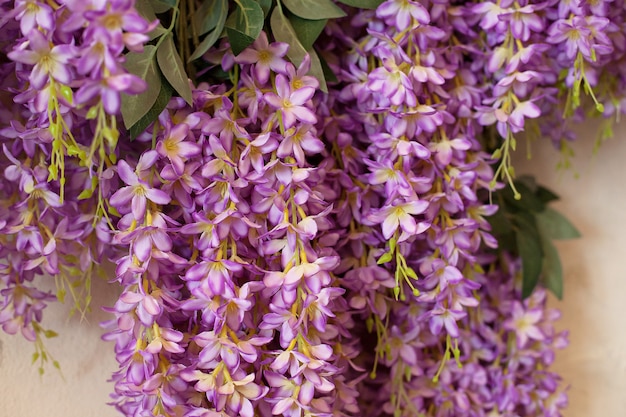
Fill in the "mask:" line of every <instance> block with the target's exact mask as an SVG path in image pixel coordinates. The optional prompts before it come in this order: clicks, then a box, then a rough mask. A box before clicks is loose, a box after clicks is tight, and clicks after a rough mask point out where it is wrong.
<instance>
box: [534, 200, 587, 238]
mask: <svg viewBox="0 0 626 417" xmlns="http://www.w3.org/2000/svg"><path fill="white" fill-rule="evenodd" d="M537 226H539V230H540V231H541V233H543V234H545V235H546V236H547V237H549V238H550V239H576V238H578V237H580V232H579V231H578V229H576V227H574V225H573V224H572V223H570V221H569V220H567V219H566V218H565V216H563V215H562V214H561V213H559V212H558V211H556V210H554V209H551V208H546V209H545V210H544V211H542V212H541V213H538V214H537Z"/></svg>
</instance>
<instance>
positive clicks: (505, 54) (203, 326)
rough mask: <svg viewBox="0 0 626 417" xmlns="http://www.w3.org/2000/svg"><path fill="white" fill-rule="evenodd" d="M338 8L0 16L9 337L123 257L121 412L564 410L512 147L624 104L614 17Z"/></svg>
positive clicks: (109, 334) (605, 11)
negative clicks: (47, 287) (45, 286)
mask: <svg viewBox="0 0 626 417" xmlns="http://www.w3.org/2000/svg"><path fill="white" fill-rule="evenodd" d="M341 3H346V4H348V5H350V6H360V7H362V8H352V7H348V6H338V5H337V4H335V3H333V2H332V1H331V0H323V1H322V0H320V1H319V4H317V5H316V6H315V7H311V4H310V2H309V1H306V0H280V1H279V0H276V1H269V0H268V1H256V0H237V1H233V2H228V1H226V0H211V1H205V2H201V1H195V0H180V1H174V2H170V1H165V0H163V1H147V0H146V1H144V0H137V1H133V0H113V1H104V0H82V1H76V0H45V1H44V0H41V1H39V0H14V1H8V0H0V49H1V50H0V75H1V77H0V103H1V105H0V142H1V143H2V150H3V156H2V157H1V158H0V169H2V172H3V173H4V180H3V181H2V182H1V183H0V259H1V261H0V283H1V285H0V325H2V328H3V330H4V331H6V332H8V333H11V334H13V333H17V332H21V333H22V334H23V335H24V337H26V338H27V339H28V340H31V341H33V342H34V343H35V346H36V359H39V360H40V361H41V365H43V364H44V363H45V362H46V361H48V360H49V359H51V356H50V353H49V352H47V351H46V348H45V345H44V339H45V338H46V337H52V336H55V335H56V334H55V333H54V332H53V331H51V330H46V329H45V328H44V327H43V325H42V324H41V323H42V318H43V310H44V309H45V306H46V304H47V303H49V302H52V301H54V300H59V301H63V300H64V298H65V297H66V293H67V292H68V291H69V292H70V295H71V298H72V299H73V302H74V303H75V304H76V309H77V310H78V311H79V312H80V313H81V314H84V313H86V311H87V310H88V309H89V303H90V300H91V295H90V282H91V279H92V276H95V275H96V274H97V273H102V271H103V269H102V268H101V267H100V266H101V265H102V264H103V263H104V262H112V263H114V264H115V268H114V273H113V275H112V276H106V278H107V279H108V280H109V281H110V282H111V284H112V285H117V286H119V287H120V296H119V299H118V300H117V302H116V303H115V304H114V305H113V306H110V307H108V308H107V310H108V311H109V312H110V313H111V317H112V319H111V320H110V321H108V322H106V323H104V326H105V327H106V329H107V330H106V333H105V335H104V336H103V338H104V339H105V340H107V341H112V342H114V351H115V355H116V358H117V361H118V363H119V369H118V370H117V371H115V373H114V374H113V378H112V380H113V382H114V384H115V392H114V394H112V397H113V404H114V405H115V407H116V408H117V409H118V410H119V411H120V412H121V413H122V414H123V415H126V416H172V417H173V416H177V417H181V416H184V417H216V416H242V417H253V416H268V417H269V416H288V417H296V416H299V417H302V416H309V417H314V416H316V417H330V416H337V417H339V416H360V415H372V416H378V415H393V416H394V417H400V416H432V417H435V416H460V415H464V416H476V417H478V416H494V415H502V416H511V417H513V416H517V415H524V416H540V415H541V416H559V415H560V412H561V410H562V409H563V408H564V407H565V405H566V403H567V397H566V395H565V392H564V388H563V386H562V384H561V383H560V378H559V376H558V375H556V374H554V373H553V372H551V371H550V370H549V367H550V365H551V364H552V362H553V361H554V355H555V351H556V350H557V349H560V348H563V347H565V346H566V345H567V340H566V333H565V332H562V333H559V332H557V331H556V330H555V329H554V322H555V321H556V320H557V319H558V316H559V314H558V312H557V311H554V310H551V309H548V308H547V306H546V290H545V289H544V288H543V287H542V286H537V283H538V281H539V277H540V275H541V274H543V275H542V276H543V280H544V284H545V286H547V287H548V288H549V289H551V290H552V291H554V292H557V290H555V288H557V287H558V285H560V276H558V277H557V279H556V281H555V280H554V279H552V280H550V279H549V278H550V277H549V276H548V273H549V272H550V271H545V270H544V271H542V270H541V267H539V269H537V268H536V267H535V265H537V264H538V265H542V261H543V260H544V258H547V257H548V255H550V256H551V258H550V259H551V260H552V261H554V256H552V255H553V254H552V253H550V254H547V253H545V251H547V250H550V248H552V246H551V243H550V239H552V238H562V237H564V236H554V235H550V234H549V233H548V232H547V231H546V230H545V229H543V228H542V227H541V225H542V224H543V223H542V221H543V220H542V219H544V218H545V217H543V216H545V215H546V213H550V215H551V216H552V217H551V219H552V221H556V220H558V221H565V220H562V219H561V218H560V217H554V216H555V215H557V214H555V212H552V211H549V210H550V209H548V208H547V207H546V204H547V203H548V202H549V201H550V200H552V199H553V195H552V194H550V193H549V192H548V191H547V190H545V189H542V188H540V187H537V186H535V185H532V184H531V185H528V183H520V182H517V181H515V182H514V179H515V173H514V170H513V167H512V166H511V152H512V151H514V150H515V148H516V139H517V138H518V137H519V136H520V133H521V132H527V133H528V134H530V135H532V134H533V133H535V132H543V133H545V135H547V136H549V137H551V139H552V140H553V141H554V142H555V143H556V144H557V145H558V146H560V147H561V150H562V151H563V152H564V156H565V157H567V156H568V155H569V153H568V152H569V148H568V147H567V145H566V143H567V140H569V139H571V138H572V135H571V133H569V132H567V131H566V130H565V129H567V127H566V125H567V122H568V121H570V120H578V119H580V118H581V117H582V116H583V115H584V112H585V111H592V112H595V113H598V114H602V115H604V116H605V117H606V118H607V120H609V118H610V117H615V116H617V115H618V114H619V113H620V112H621V111H622V110H621V106H620V103H621V102H622V100H624V97H625V96H626V94H624V92H626V90H625V89H626V86H624V85H623V83H624V82H626V81H625V80H624V71H623V70H622V69H623V68H624V58H623V57H624V50H625V49H626V42H625V41H624V40H625V39H626V38H625V37H624V33H626V28H625V27H624V17H625V15H626V9H625V8H624V7H622V4H621V3H622V2H620V1H618V0H613V1H606V2H605V1H595V2H586V1H582V0H581V1H576V0H572V1H555V0H546V1H508V0H502V1H499V2H491V1H482V2H475V3H474V2H454V1H446V0H440V1H439V0H438V1H428V0H424V1H413V0H386V1H376V0H363V1H355V0H349V1H348V0H346V1H343V0H342V1H341ZM335 18H337V19H335ZM327 19H335V20H330V21H328V23H326V20H327ZM266 22H267V25H266ZM320 22H321V23H322V26H320ZM324 25H325V27H324ZM302 28H304V29H302ZM322 32H323V33H322ZM222 34H225V37H223V36H222ZM312 34H314V35H312ZM320 34H321V35H320ZM318 36H319V39H317V37H318ZM316 39H317V40H316ZM313 45H315V47H313ZM333 77H334V79H333ZM587 96H588V97H589V98H590V100H589V101H590V102H591V104H592V105H591V106H588V105H587V104H588V103H587V102H586V101H585V97H587ZM555 126H558V128H555ZM607 126H609V127H610V125H609V124H607ZM500 180H503V181H502V182H500ZM498 190H500V191H498ZM509 191H510V195H508V194H506V193H507V192H509ZM542 193H543V194H542ZM494 197H496V198H494ZM520 197H522V199H521V200H519V198H520ZM509 210H510V211H509ZM496 215H500V216H501V217H502V218H504V226H503V225H502V223H498V222H497V221H495V220H494V219H495V218H496V217H495V216H496ZM555 219H556V220H555ZM511 224H512V226H511ZM567 225H569V223H567ZM503 230H504V231H503ZM520 230H522V231H520ZM572 230H574V229H572ZM574 231H575V230H574ZM506 233H509V235H507V236H508V237H511V236H513V240H514V241H516V243H515V244H513V245H512V246H511V245H509V244H508V243H507V242H508V240H507V239H504V238H502V236H505V235H506ZM524 233H526V234H524ZM573 234H574V232H572V233H571V235H573ZM568 237H571V236H568ZM509 240H510V239H509ZM529 242H530V243H529ZM541 248H544V249H543V250H542V249H541ZM545 248H548V249H545ZM520 258H521V259H520ZM556 259H557V261H558V256H557V257H556ZM537 260H539V262H538V263H537ZM546 262H547V261H546ZM546 262H544V264H546ZM51 277H52V278H51ZM546 277H548V278H546ZM552 278H554V277H552ZM48 279H54V280H55V283H56V286H57V293H56V294H52V293H49V292H47V291H43V290H41V289H40V288H41V285H40V284H41V282H42V281H43V280H48ZM555 282H556V284H555ZM533 290H534V291H533ZM53 365H54V366H57V367H58V366H59V364H58V363H57V362H56V361H53ZM41 369H43V368H41Z"/></svg>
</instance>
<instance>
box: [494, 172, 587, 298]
mask: <svg viewBox="0 0 626 417" xmlns="http://www.w3.org/2000/svg"><path fill="white" fill-rule="evenodd" d="M515 187H516V188H517V190H518V192H519V193H520V194H521V199H516V198H515V196H514V192H513V190H512V189H511V187H506V188H504V189H502V190H499V191H497V192H496V193H494V195H493V201H494V203H496V204H498V206H499V210H498V211H497V212H496V213H495V214H494V215H493V216H491V217H490V218H489V219H488V220H489V223H490V224H491V227H492V231H493V234H494V236H495V238H496V239H497V240H498V243H499V250H500V251H506V252H511V253H514V254H516V255H518V256H520V257H521V259H522V297H523V298H526V297H528V296H530V294H531V293H532V292H533V290H534V289H535V287H536V286H537V285H538V284H539V283H542V284H543V285H544V286H545V287H546V288H547V289H549V290H550V291H551V292H552V293H553V294H554V295H555V296H557V297H558V298H559V299H561V298H562V297H563V268H562V265H561V260H560V258H559V254H558V251H557V249H556V247H555V246H554V244H553V242H552V241H553V240H561V239H574V238H578V237H580V233H579V231H578V230H577V229H576V228H575V227H574V226H573V225H572V223H571V222H570V221H569V220H567V218H565V217H564V216H563V215H562V214H560V213H559V212H557V211H556V210H554V209H552V208H550V207H549V203H551V202H553V201H555V200H558V196H557V195H556V194H554V193H553V192H552V191H550V190H548V189H547V188H545V187H543V186H541V185H537V184H536V182H535V181H534V179H533V178H532V177H521V178H519V179H518V180H516V181H515Z"/></svg>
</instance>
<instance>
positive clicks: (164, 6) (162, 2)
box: [135, 0, 176, 13]
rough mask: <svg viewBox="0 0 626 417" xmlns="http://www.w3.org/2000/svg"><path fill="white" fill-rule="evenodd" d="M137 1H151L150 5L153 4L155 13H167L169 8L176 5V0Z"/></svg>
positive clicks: (138, 2)
mask: <svg viewBox="0 0 626 417" xmlns="http://www.w3.org/2000/svg"><path fill="white" fill-rule="evenodd" d="M135 3H136V4H140V3H150V6H152V9H153V10H154V11H155V13H165V12H167V11H168V10H170V9H172V8H174V7H176V0H149V1H148V2H146V1H145V0H144V1H137V2H135Z"/></svg>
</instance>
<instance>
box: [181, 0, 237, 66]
mask: <svg viewBox="0 0 626 417" xmlns="http://www.w3.org/2000/svg"><path fill="white" fill-rule="evenodd" d="M217 4H218V5H219V7H216V9H215V14H216V15H217V24H216V25H215V29H213V30H212V31H211V32H210V33H209V34H208V35H207V36H206V37H205V38H204V40H203V41H202V42H200V45H198V47H197V48H196V50H195V51H193V54H191V56H190V57H189V62H191V61H195V60H196V59H198V58H200V57H201V56H202V55H204V54H205V52H206V51H208V50H209V48H211V47H212V46H213V45H214V44H215V42H217V40H218V39H219V38H220V36H221V35H222V31H223V30H224V24H225V23H226V17H227V16H228V0H217Z"/></svg>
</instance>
